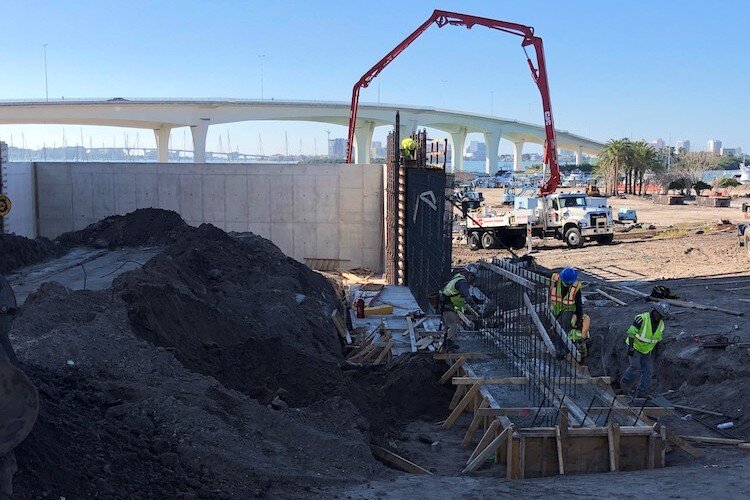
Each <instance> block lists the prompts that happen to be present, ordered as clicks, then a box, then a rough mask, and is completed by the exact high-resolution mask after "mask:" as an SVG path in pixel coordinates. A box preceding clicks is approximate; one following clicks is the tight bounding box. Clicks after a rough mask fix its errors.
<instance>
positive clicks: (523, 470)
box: [518, 436, 526, 479]
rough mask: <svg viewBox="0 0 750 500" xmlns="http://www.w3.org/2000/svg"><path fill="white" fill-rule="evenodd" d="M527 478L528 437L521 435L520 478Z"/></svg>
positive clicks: (519, 446) (519, 448)
mask: <svg viewBox="0 0 750 500" xmlns="http://www.w3.org/2000/svg"><path fill="white" fill-rule="evenodd" d="M525 478H526V437H525V436H521V439H520V440H519V443H518V479H525Z"/></svg>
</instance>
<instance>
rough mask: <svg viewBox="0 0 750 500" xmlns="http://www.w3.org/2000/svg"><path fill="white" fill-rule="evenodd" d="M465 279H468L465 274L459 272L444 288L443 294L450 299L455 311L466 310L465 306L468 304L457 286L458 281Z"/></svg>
mask: <svg viewBox="0 0 750 500" xmlns="http://www.w3.org/2000/svg"><path fill="white" fill-rule="evenodd" d="M463 279H466V278H465V277H464V275H463V274H461V273H458V274H456V275H455V276H453V277H452V278H451V280H450V281H449V282H448V284H447V285H445V287H444V288H443V295H445V296H446V297H448V298H449V299H450V301H451V305H452V306H453V310H454V311H460V312H464V306H465V305H466V301H465V300H464V298H463V296H462V295H461V292H459V291H458V288H456V283H458V282H459V281H460V280H463Z"/></svg>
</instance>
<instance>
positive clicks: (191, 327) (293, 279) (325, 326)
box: [113, 225, 343, 406]
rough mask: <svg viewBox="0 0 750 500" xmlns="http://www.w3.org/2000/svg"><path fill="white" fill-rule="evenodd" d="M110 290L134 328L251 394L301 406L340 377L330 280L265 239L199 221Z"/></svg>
mask: <svg viewBox="0 0 750 500" xmlns="http://www.w3.org/2000/svg"><path fill="white" fill-rule="evenodd" d="M113 288H114V290H115V293H117V294H120V295H121V296H122V297H123V299H124V300H125V302H126V303H127V304H128V306H129V307H128V315H129V318H130V322H131V324H132V325H133V327H134V331H135V332H136V333H137V334H138V335H139V336H141V337H142V338H144V339H146V340H148V341H150V342H152V343H154V344H155V345H159V346H164V347H169V348H172V349H174V354H175V356H176V357H177V359H179V360H180V361H181V362H182V363H183V364H184V365H185V366H186V367H188V368H189V369H192V370H195V371H198V372H200V373H204V374H206V375H211V376H213V377H216V378H217V379H218V380H220V381H221V382H222V383H223V384H225V385H227V386H228V387H233V388H235V389H238V390H241V391H243V392H245V393H247V394H249V395H250V396H252V397H255V398H260V399H262V400H264V401H270V399H272V398H273V397H274V395H275V394H276V393H277V392H278V391H279V390H282V391H283V396H282V399H284V400H285V401H286V402H287V403H289V404H292V405H294V406H302V405H306V404H309V403H311V402H313V401H316V400H318V399H319V398H320V397H321V396H324V395H326V394H329V395H332V394H333V393H335V392H336V391H335V388H336V386H337V385H338V384H340V382H341V381H340V380H337V376H336V375H339V378H340V370H339V369H338V365H339V363H341V362H342V361H343V357H342V355H341V350H340V344H339V341H338V339H337V337H336V336H335V335H333V334H332V332H335V327H334V325H333V323H332V322H331V320H330V312H331V311H332V310H333V308H334V307H335V305H336V296H335V294H334V291H333V288H332V287H331V286H330V284H329V283H328V281H327V280H326V279H325V278H323V277H322V276H320V275H317V274H315V273H313V272H312V271H310V270H309V269H308V268H307V267H305V266H304V265H303V264H300V263H298V262H296V261H294V260H293V259H290V258H288V257H286V256H285V255H284V254H283V253H281V251H280V250H279V249H278V248H276V247H275V246H274V245H273V244H272V243H270V242H269V241H267V240H264V239H263V238H260V237H257V236H255V237H249V238H243V239H242V240H235V239H233V238H231V237H230V236H228V235H227V234H226V233H224V232H223V231H221V230H219V229H216V228H215V227H213V226H210V225H202V226H201V227H199V228H197V229H193V230H191V231H189V232H186V233H185V234H184V235H183V237H182V238H181V239H180V240H179V241H178V242H176V243H175V244H173V245H171V246H169V247H167V248H166V249H165V250H164V252H162V253H161V254H159V255H157V256H156V257H154V258H153V259H151V260H150V261H149V262H148V263H147V264H146V265H145V266H143V268H142V269H139V270H136V271H133V272H130V273H126V274H125V275H123V276H121V277H120V278H119V279H118V280H116V281H115V283H114V285H113Z"/></svg>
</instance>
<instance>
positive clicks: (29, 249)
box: [0, 234, 65, 274]
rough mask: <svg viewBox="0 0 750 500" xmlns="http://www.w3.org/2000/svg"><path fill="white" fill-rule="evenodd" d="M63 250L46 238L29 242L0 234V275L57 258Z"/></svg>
mask: <svg viewBox="0 0 750 500" xmlns="http://www.w3.org/2000/svg"><path fill="white" fill-rule="evenodd" d="M63 253H65V249H64V248H63V247H62V246H60V245H58V244H56V243H55V242H53V241H50V240H48V239H47V238H37V239H35V240H31V239H29V238H24V237H23V236H16V235H15V234H0V274H7V273H10V272H13V271H15V270H16V269H18V268H19V267H23V266H28V265H31V264H36V263H37V262H42V261H45V260H47V259H50V258H52V257H59V256H60V255H62V254H63Z"/></svg>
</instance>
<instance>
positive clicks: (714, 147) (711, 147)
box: [706, 139, 721, 154]
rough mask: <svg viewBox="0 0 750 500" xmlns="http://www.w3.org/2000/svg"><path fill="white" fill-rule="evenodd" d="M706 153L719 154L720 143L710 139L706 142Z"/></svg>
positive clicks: (717, 140)
mask: <svg viewBox="0 0 750 500" xmlns="http://www.w3.org/2000/svg"><path fill="white" fill-rule="evenodd" d="M706 151H708V152H709V153H714V154H719V153H720V152H721V141H720V140H719V139H711V140H710V141H708V145H707V146H706Z"/></svg>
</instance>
